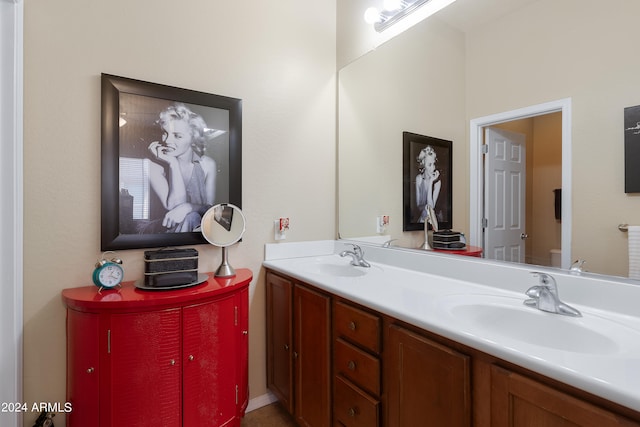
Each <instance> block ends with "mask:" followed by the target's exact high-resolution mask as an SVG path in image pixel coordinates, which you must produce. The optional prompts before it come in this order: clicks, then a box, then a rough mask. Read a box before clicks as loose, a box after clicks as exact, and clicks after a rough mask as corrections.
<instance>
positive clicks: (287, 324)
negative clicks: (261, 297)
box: [267, 272, 331, 427]
mask: <svg viewBox="0 0 640 427" xmlns="http://www.w3.org/2000/svg"><path fill="white" fill-rule="evenodd" d="M330 314H331V300H330V297H329V296H328V295H326V294H324V293H322V292H318V291H316V290H314V289H312V288H311V287H308V286H304V285H302V284H300V283H297V282H295V281H293V280H292V279H289V278H286V277H283V276H280V275H277V274H274V273H272V272H268V273H267V343H268V345H267V347H268V349H267V387H268V388H269V390H271V391H272V392H273V393H274V394H275V395H276V397H278V399H280V401H281V403H282V405H283V406H284V407H285V408H286V409H287V410H288V411H289V413H291V414H292V415H293V416H294V418H295V420H296V422H297V423H298V424H299V425H301V426H309V427H323V426H324V427H328V426H330V423H331V406H330V405H331V386H330V384H331V380H330V372H331V367H330V349H331V343H330V338H331V328H330V320H331V318H330Z"/></svg>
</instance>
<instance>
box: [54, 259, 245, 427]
mask: <svg viewBox="0 0 640 427" xmlns="http://www.w3.org/2000/svg"><path fill="white" fill-rule="evenodd" d="M236 273H237V274H236V276H235V277H233V278H226V279H222V278H214V277H213V276H212V275H211V274H209V275H208V280H207V281H206V282H205V283H202V284H200V285H197V286H194V287H190V288H185V289H180V290H165V291H145V290H140V289H137V288H136V287H135V286H134V284H133V282H127V283H124V284H123V286H122V287H121V288H118V289H114V290H102V291H101V292H98V288H96V287H95V286H85V287H81V288H71V289H65V290H64V291H63V292H62V298H63V300H64V302H65V304H66V306H67V401H69V402H70V403H71V404H72V407H73V410H72V412H71V413H69V414H68V415H67V425H68V426H70V427H75V426H83V427H86V426H96V427H104V426H114V427H115V426H131V427H146V426H149V427H151V426H153V427H155V426H158V425H161V426H164V427H173V426H184V427H198V426H204V425H207V426H239V425H240V419H241V418H242V416H243V415H244V411H245V409H246V407H247V403H248V386H247V381H248V314H249V307H248V305H249V299H248V287H249V283H250V282H251V279H252V274H251V271H249V270H246V269H239V270H237V271H236Z"/></svg>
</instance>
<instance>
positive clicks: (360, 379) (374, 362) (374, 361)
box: [334, 338, 380, 395]
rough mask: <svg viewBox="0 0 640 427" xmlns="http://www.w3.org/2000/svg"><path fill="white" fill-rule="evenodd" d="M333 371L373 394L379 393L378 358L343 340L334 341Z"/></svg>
mask: <svg viewBox="0 0 640 427" xmlns="http://www.w3.org/2000/svg"><path fill="white" fill-rule="evenodd" d="M334 351H335V359H334V372H335V373H336V374H340V375H342V376H344V377H346V378H348V379H349V380H351V381H353V382H354V383H356V384H357V385H358V386H360V387H361V388H363V389H365V390H367V391H368V392H370V393H373V394H375V395H380V359H378V358H377V357H374V356H372V355H370V354H369V353H367V352H364V351H362V350H360V349H359V348H356V347H354V346H352V345H351V344H349V343H347V342H346V341H344V340H343V339H342V338H338V339H336V342H335V347H334Z"/></svg>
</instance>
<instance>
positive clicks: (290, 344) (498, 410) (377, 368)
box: [267, 271, 640, 427]
mask: <svg viewBox="0 0 640 427" xmlns="http://www.w3.org/2000/svg"><path fill="white" fill-rule="evenodd" d="M267 303H268V306H267V315H268V317H267V320H268V322H267V323H268V326H267V337H268V338H267V339H268V348H269V352H268V363H267V365H268V375H267V377H268V384H269V388H270V390H271V391H272V392H273V393H274V394H275V395H276V396H277V397H278V399H280V401H281V403H282V404H283V405H284V406H285V407H288V408H289V406H290V405H293V408H294V409H293V410H292V409H289V410H290V411H292V413H295V414H297V415H296V420H297V422H298V424H299V425H300V426H329V425H331V426H333V427H361V426H362V427H364V426H366V427H376V426H387V427H413V426H423V425H433V426H446V427H471V426H473V427H556V426H558V427H559V426H562V427H568V426H573V427H576V426H581V427H614V426H623V427H640V413H638V412H637V411H633V410H631V409H629V408H624V407H621V406H619V405H616V404H614V403H612V402H609V401H607V400H605V399H603V398H599V397H596V396H593V395H591V394H589V393H586V392H583V391H581V390H577V389H575V388H573V387H570V386H568V385H565V384H562V383H560V382H558V381H554V380H550V379H549V378H546V377H544V376H542V375H539V374H535V373H533V372H531V371H528V370H526V369H524V368H521V367H518V366H515V365H513V364H511V363H508V362H505V361H503V360H500V359H498V358H496V357H493V356H491V355H488V354H486V353H484V352H481V351H479V350H476V349H473V348H469V347H467V346H465V345H463V344H460V343H457V342H455V341H451V340H449V339H447V338H444V337H442V336H439V335H436V334H433V333H431V332H429V331H425V330H423V329H420V328H417V327H415V326H412V325H408V324H406V323H404V322H402V321H400V320H398V319H394V318H392V317H390V316H387V315H384V314H381V313H379V312H376V311H375V310H373V309H370V308H367V307H363V306H361V305H359V304H356V303H353V302H351V301H348V300H346V299H344V298H341V297H339V296H335V295H332V294H327V293H325V292H323V291H320V290H316V288H315V287H313V286H310V285H304V284H302V283H299V282H297V281H294V280H293V279H290V278H287V277H286V276H284V275H279V274H274V273H273V272H271V271H268V272H267ZM330 304H331V308H332V310H331V311H332V315H331V318H330V317H329V308H330V307H329V305H330ZM330 319H331V321H330ZM330 326H331V328H332V329H330ZM331 330H332V331H333V334H332V335H333V336H332V342H331V343H329V341H328V337H329V331H331ZM303 337H304V338H308V339H306V340H305V339H303ZM331 346H332V347H333V349H332V354H333V357H332V367H333V377H331V376H330V375H329V373H330V369H329V365H328V360H329V354H330V353H329V351H330V350H329V349H330V347H331ZM296 349H297V350H296ZM310 352H311V353H314V355H313V358H312V359H309V358H303V359H302V360H303V361H306V363H300V354H303V353H304V354H308V353H310ZM297 353H300V354H298V358H296V354H297ZM331 384H333V385H332V387H333V396H332V402H331V403H330V404H329V403H327V402H328V401H327V399H328V398H329V395H330V394H329V388H330V387H331ZM307 393H308V395H307ZM294 395H295V397H293V396H294ZM292 401H293V403H291V402H292ZM331 422H332V423H333V424H330V423H331Z"/></svg>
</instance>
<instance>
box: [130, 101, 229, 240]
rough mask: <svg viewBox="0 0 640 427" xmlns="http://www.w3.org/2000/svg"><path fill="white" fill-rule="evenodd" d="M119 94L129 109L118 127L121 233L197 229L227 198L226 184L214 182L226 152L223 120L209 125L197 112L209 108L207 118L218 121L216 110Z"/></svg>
mask: <svg viewBox="0 0 640 427" xmlns="http://www.w3.org/2000/svg"><path fill="white" fill-rule="evenodd" d="M123 98H124V101H125V102H126V103H127V104H126V109H125V111H127V113H126V114H125V115H123V116H122V118H123V121H124V124H123V126H122V127H121V128H120V133H121V144H120V145H121V157H120V201H121V202H120V206H121V209H120V230H121V232H122V231H124V232H126V233H128V234H159V233H190V232H199V230H200V222H201V220H202V216H203V215H204V213H205V212H206V211H207V210H208V209H209V208H210V207H212V206H213V205H214V204H216V203H217V201H219V200H226V197H228V192H225V191H224V190H225V185H223V186H221V185H220V182H218V181H219V180H223V181H225V178H224V176H222V175H221V174H220V171H221V169H222V170H224V169H225V167H226V165H225V164H224V159H226V158H227V156H228V155H227V154H226V153H225V152H224V150H225V149H226V150H228V148H225V147H227V146H228V144H227V143H226V141H225V134H226V130H225V129H224V123H222V125H221V124H220V123H218V124H216V125H210V124H209V123H207V120H205V118H204V117H203V114H202V113H201V111H203V112H204V113H207V112H209V113H210V114H209V116H208V120H209V121H216V120H217V115H218V111H217V110H215V109H208V110H211V111H208V110H204V109H202V108H201V109H200V110H201V111H196V108H197V106H193V105H188V104H185V103H181V102H167V101H161V100H155V99H153V98H146V97H139V96H135V97H133V98H132V99H128V98H129V96H125V97H123ZM140 98H141V99H140ZM224 113H225V112H224V111H223V112H222V113H221V114H223V115H224ZM223 118H224V117H223ZM213 126H219V127H222V129H219V128H218V129H216V128H214V127H213ZM221 150H223V151H221ZM218 159H220V161H222V162H223V163H222V164H221V163H220V161H219V160H218ZM226 187H228V184H227V185H226Z"/></svg>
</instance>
